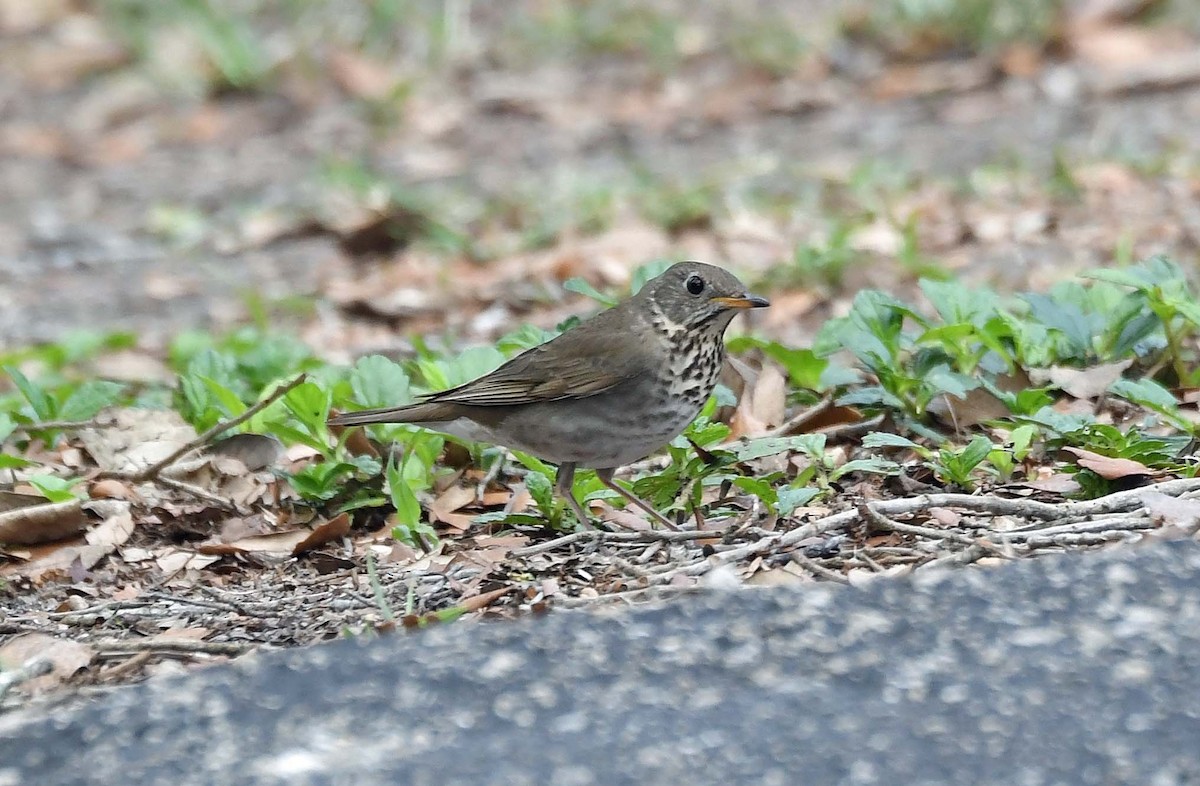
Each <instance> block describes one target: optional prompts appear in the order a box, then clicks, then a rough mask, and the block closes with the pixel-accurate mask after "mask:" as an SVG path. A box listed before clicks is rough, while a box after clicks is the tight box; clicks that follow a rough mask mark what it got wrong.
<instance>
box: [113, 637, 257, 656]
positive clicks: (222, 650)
mask: <svg viewBox="0 0 1200 786" xmlns="http://www.w3.org/2000/svg"><path fill="white" fill-rule="evenodd" d="M258 646H261V645H259V644H252V643H250V642H246V643H242V642H237V641H196V640H195V639H159V638H154V639H109V640H105V641H97V642H93V643H92V647H94V648H95V649H96V651H97V652H146V651H149V652H163V653H167V652H178V653H187V654H198V655H241V654H242V653H243V652H249V651H250V650H252V649H254V648H255V647H258Z"/></svg>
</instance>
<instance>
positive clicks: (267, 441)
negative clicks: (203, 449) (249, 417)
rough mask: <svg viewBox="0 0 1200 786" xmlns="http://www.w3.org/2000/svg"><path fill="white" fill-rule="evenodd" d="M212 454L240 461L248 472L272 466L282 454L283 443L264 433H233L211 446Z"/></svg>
mask: <svg viewBox="0 0 1200 786" xmlns="http://www.w3.org/2000/svg"><path fill="white" fill-rule="evenodd" d="M211 452H212V454H213V455H214V456H226V457H229V458H232V459H236V460H237V461H239V462H241V464H242V466H244V468H245V469H247V470H249V471H250V472H258V471H259V470H261V469H266V468H267V467H270V466H272V465H273V464H274V463H275V462H276V461H277V460H278V459H279V457H280V456H282V455H283V452H284V451H283V443H282V442H280V441H279V440H278V439H277V438H275V437H272V436H269V435H266V434H234V435H233V436H232V437H229V438H228V439H223V440H221V441H220V442H218V443H217V444H215V445H213V447H212V451H211ZM226 474H228V473H226Z"/></svg>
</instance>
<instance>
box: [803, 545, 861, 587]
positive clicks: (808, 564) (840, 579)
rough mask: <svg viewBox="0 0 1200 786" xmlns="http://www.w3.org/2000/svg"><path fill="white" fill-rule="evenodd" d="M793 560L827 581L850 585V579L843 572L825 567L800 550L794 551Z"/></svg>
mask: <svg viewBox="0 0 1200 786" xmlns="http://www.w3.org/2000/svg"><path fill="white" fill-rule="evenodd" d="M792 562H794V563H796V564H797V565H799V566H800V567H802V568H804V569H805V570H807V571H808V572H809V573H811V574H813V575H814V576H818V577H820V578H823V579H825V580H826V581H832V582H834V583H835V584H845V585H846V586H850V579H848V578H846V577H845V576H844V575H843V574H841V573H838V572H837V571H836V570H833V569H832V568H827V567H825V566H824V565H822V564H821V563H819V562H817V561H816V560H814V559H810V558H809V557H806V556H804V555H803V554H801V553H800V552H798V551H793V552H792Z"/></svg>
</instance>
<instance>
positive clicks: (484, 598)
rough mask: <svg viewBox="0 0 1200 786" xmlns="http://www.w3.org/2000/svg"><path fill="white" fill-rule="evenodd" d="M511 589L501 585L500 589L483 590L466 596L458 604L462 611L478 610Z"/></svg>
mask: <svg viewBox="0 0 1200 786" xmlns="http://www.w3.org/2000/svg"><path fill="white" fill-rule="evenodd" d="M512 589H513V588H512V587H501V588H500V589H495V590H492V591H491V592H484V593H482V594H480V595H476V596H474V597H472V598H467V599H466V600H464V601H462V602H461V603H459V604H458V605H459V607H460V608H462V610H463V611H466V612H468V613H469V612H472V611H478V610H479V609H482V608H484V607H486V606H490V605H492V603H494V602H495V601H496V600H498V599H500V598H502V597H504V596H505V595H507V594H508V593H509V592H511V591H512Z"/></svg>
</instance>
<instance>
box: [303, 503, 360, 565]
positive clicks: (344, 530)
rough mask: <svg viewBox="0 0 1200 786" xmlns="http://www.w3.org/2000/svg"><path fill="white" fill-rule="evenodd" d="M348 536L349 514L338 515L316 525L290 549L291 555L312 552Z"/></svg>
mask: <svg viewBox="0 0 1200 786" xmlns="http://www.w3.org/2000/svg"><path fill="white" fill-rule="evenodd" d="M349 534H350V514H349V513H340V514H338V515H337V516H334V517H333V518H332V519H330V520H329V521H326V522H323V523H321V524H319V525H317V527H316V529H314V530H313V531H312V532H310V533H309V534H308V537H306V538H305V539H304V540H302V541H300V542H299V543H297V544H296V545H295V546H293V547H292V555H293V556H299V555H300V554H303V553H304V552H306V551H312V550H313V549H315V548H317V547H318V546H323V545H325V544H326V543H328V542H330V541H332V540H338V539H339V538H344V537H346V536H347V535H349Z"/></svg>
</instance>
